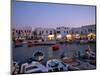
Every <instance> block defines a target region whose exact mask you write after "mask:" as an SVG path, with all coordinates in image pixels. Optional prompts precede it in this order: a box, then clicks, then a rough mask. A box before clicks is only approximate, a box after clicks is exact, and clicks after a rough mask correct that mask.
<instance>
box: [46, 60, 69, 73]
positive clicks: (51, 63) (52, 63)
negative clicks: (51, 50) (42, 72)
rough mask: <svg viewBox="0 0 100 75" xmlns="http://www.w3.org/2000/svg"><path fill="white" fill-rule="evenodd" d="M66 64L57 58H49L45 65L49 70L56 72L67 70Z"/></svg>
mask: <svg viewBox="0 0 100 75" xmlns="http://www.w3.org/2000/svg"><path fill="white" fill-rule="evenodd" d="M68 66H69V65H66V64H64V63H63V62H62V61H60V60H59V59H51V60H48V61H47V64H46V67H47V68H48V71H49V72H57V71H67V70H68Z"/></svg>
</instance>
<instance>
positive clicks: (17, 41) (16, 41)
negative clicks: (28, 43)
mask: <svg viewBox="0 0 100 75" xmlns="http://www.w3.org/2000/svg"><path fill="white" fill-rule="evenodd" d="M22 46H23V40H21V39H17V40H15V48H16V47H22Z"/></svg>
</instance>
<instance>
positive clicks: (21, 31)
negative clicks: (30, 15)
mask: <svg viewBox="0 0 100 75" xmlns="http://www.w3.org/2000/svg"><path fill="white" fill-rule="evenodd" d="M12 36H13V38H14V39H28V38H31V36H32V31H31V27H20V26H18V27H12Z"/></svg>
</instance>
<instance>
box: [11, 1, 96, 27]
mask: <svg viewBox="0 0 100 75" xmlns="http://www.w3.org/2000/svg"><path fill="white" fill-rule="evenodd" d="M95 13H96V12H95V6H82V5H67V4H48V3H34V2H15V1H13V2H12V25H13V26H32V27H47V28H48V27H51V28H55V27H57V26H66V27H80V26H83V25H90V24H95Z"/></svg>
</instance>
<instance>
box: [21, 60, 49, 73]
mask: <svg viewBox="0 0 100 75" xmlns="http://www.w3.org/2000/svg"><path fill="white" fill-rule="evenodd" d="M42 72H48V69H47V68H46V67H45V66H44V65H42V64H41V63H39V62H37V61H33V60H32V58H30V59H29V60H28V61H27V62H26V63H24V64H22V65H21V72H20V73H21V74H32V73H42Z"/></svg>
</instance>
